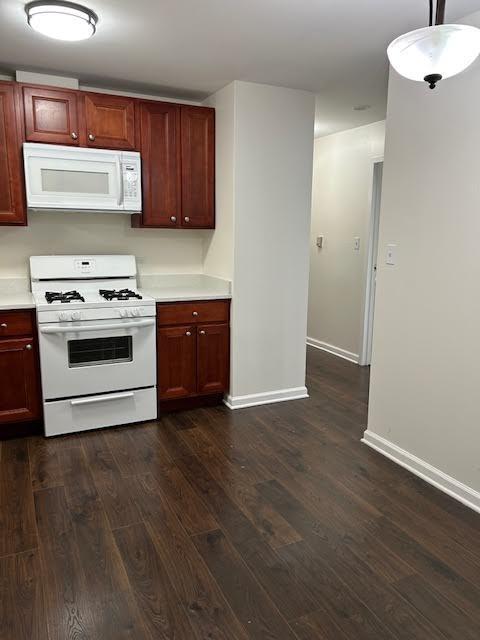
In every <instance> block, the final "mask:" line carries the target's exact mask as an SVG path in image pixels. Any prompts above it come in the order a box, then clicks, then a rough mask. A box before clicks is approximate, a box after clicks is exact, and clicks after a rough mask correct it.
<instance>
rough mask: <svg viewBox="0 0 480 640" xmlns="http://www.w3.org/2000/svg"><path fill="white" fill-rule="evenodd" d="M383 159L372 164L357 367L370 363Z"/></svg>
mask: <svg viewBox="0 0 480 640" xmlns="http://www.w3.org/2000/svg"><path fill="white" fill-rule="evenodd" d="M382 179H383V158H382V159H377V160H374V162H373V182H372V206H371V214H370V229H369V241H368V255H367V277H366V287H365V305H364V315H363V338H362V351H361V354H360V359H359V365H360V366H368V365H370V364H371V361H372V344H373V326H374V313H375V289H376V278H377V260H378V232H379V227H380V205H381V198H382Z"/></svg>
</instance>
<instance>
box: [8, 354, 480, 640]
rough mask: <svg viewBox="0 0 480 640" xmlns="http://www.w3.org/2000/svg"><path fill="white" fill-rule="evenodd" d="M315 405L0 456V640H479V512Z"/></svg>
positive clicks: (334, 387)
mask: <svg viewBox="0 0 480 640" xmlns="http://www.w3.org/2000/svg"><path fill="white" fill-rule="evenodd" d="M308 387H309V390H310V394H311V395H310V398H309V399H306V400H299V401H295V402H289V403H280V404H275V405H268V406H262V407H256V408H251V409H245V410H242V411H235V412H230V411H229V410H228V409H226V408H225V407H223V406H220V407H213V408H206V409H197V410H193V411H188V412H184V413H179V414H171V415H168V416H165V417H163V418H162V419H161V420H158V421H156V422H152V423H148V424H143V425H139V426H130V427H123V428H117V429H106V430H103V431H96V432H89V433H84V434H77V435H72V436H66V437H60V438H55V439H50V440H45V439H44V438H41V437H30V438H25V439H18V440H9V441H3V442H1V443H0V456H1V457H0V640H27V639H28V640H154V639H155V640H157V639H159V640H167V639H168V640H249V639H251V640H429V639H432V640H433V639H435V640H479V638H480V516H479V515H478V514H475V513H474V512H472V511H470V510H468V509H467V508H465V507H463V506H462V505H460V504H459V503H457V502H455V501H453V500H452V499H450V498H448V497H447V496H446V495H444V494H442V493H440V492H438V491H436V490H435V489H433V488H432V487H431V486H429V485H427V484H425V483H423V482H422V481H421V480H419V479H418V478H415V477H414V476H412V475H410V474H409V473H408V472H406V471H405V470H403V469H402V468H400V467H398V466H396V465H394V464H393V463H391V462H390V461H388V460H387V459H385V458H383V457H382V456H380V455H378V454H376V453H375V452H373V451H371V450H370V449H368V448H367V447H365V446H364V445H362V444H361V443H360V438H361V436H362V433H363V430H364V429H365V423H366V410H367V400H368V370H367V369H361V368H359V367H357V366H355V365H353V364H350V363H348V362H345V361H342V360H340V359H338V358H335V357H334V356H330V355H329V354H326V353H322V352H320V351H315V350H313V349H309V353H308Z"/></svg>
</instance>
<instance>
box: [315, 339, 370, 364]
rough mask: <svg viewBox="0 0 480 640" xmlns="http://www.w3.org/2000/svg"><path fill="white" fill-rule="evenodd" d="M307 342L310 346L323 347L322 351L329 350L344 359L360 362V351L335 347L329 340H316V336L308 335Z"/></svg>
mask: <svg viewBox="0 0 480 640" xmlns="http://www.w3.org/2000/svg"><path fill="white" fill-rule="evenodd" d="M307 344H308V346H309V347H315V349H321V350H322V351H327V352H328V353H331V354H333V355H334V356H338V357H339V358H343V359H344V360H348V361H349V362H354V363H355V364H358V353H352V352H351V351H347V350H346V349H341V348H340V347H335V346H334V345H333V344H328V342H322V341H321V340H316V339H315V338H309V337H308V336H307Z"/></svg>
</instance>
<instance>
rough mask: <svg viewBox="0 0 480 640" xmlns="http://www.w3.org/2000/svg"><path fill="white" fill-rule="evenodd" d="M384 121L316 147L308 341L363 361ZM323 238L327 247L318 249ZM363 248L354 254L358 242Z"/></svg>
mask: <svg viewBox="0 0 480 640" xmlns="http://www.w3.org/2000/svg"><path fill="white" fill-rule="evenodd" d="M384 141H385V122H384V121H382V122H375V123H374V124H370V125H366V126H363V127H358V128H356V129H350V130H348V131H343V132H341V133H336V134H333V135H329V136H325V137H323V138H317V139H316V140H315V147H314V164H313V194H312V227H311V236H310V287H309V302H308V337H309V342H310V343H311V344H316V345H319V346H327V345H328V346H333V347H334V348H335V349H336V350H339V351H340V352H345V354H344V355H346V356H347V357H350V358H352V359H356V360H358V356H359V354H360V350H361V343H362V328H363V313H364V301H365V286H366V267H367V253H368V240H369V225H370V215H371V193H372V183H373V160H374V159H375V158H377V159H378V158H379V157H381V156H383V147H384ZM320 235H323V236H324V244H323V248H322V249H319V248H318V247H317V246H316V238H317V236H320ZM355 237H359V238H360V250H359V251H354V238H355Z"/></svg>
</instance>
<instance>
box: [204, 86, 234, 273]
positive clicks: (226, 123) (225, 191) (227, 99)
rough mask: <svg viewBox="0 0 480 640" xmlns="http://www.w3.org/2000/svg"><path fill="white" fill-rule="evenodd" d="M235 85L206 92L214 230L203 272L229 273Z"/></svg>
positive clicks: (205, 247)
mask: <svg viewBox="0 0 480 640" xmlns="http://www.w3.org/2000/svg"><path fill="white" fill-rule="evenodd" d="M235 87H236V83H235V82H232V83H231V84H229V85H227V86H226V87H225V88H223V89H221V90H220V91H217V93H214V94H213V95H212V96H210V97H209V98H208V99H207V100H206V101H205V103H204V104H205V105H207V106H209V107H214V108H215V176H216V189H215V210H216V220H215V231H213V232H209V233H207V235H206V237H205V245H204V269H205V273H208V274H209V275H212V276H217V277H220V278H226V279H227V280H231V279H232V277H233V242H234V236H233V215H234V205H235V194H234V166H235V163H234V154H235Z"/></svg>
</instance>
